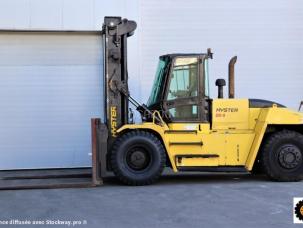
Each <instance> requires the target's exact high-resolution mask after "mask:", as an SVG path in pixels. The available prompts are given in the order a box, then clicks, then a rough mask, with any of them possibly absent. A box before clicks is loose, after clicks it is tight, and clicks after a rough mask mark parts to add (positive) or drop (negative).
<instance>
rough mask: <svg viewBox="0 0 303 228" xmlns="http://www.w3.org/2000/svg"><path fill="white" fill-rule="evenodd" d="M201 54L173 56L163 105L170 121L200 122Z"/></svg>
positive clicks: (201, 106) (201, 116)
mask: <svg viewBox="0 0 303 228" xmlns="http://www.w3.org/2000/svg"><path fill="white" fill-rule="evenodd" d="M202 78H203V64H202V57H201V56H198V55H197V56H183V57H182V56H180V57H175V58H174V60H173V65H172V68H171V71H170V76H169V79H168V83H167V87H166V88H167V89H166V94H165V101H164V102H163V106H164V109H165V111H166V112H167V115H168V116H169V120H170V121H171V122H183V123H185V122H201V121H203V119H206V117H205V111H204V108H205V107H203V105H202V104H203V103H204V97H203V95H204V80H202Z"/></svg>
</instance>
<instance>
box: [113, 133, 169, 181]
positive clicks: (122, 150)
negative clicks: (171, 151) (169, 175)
mask: <svg viewBox="0 0 303 228" xmlns="http://www.w3.org/2000/svg"><path fill="white" fill-rule="evenodd" d="M165 164H166V154H165V150H164V147H163V145H162V143H161V141H160V140H159V139H158V138H157V137H156V136H155V135H153V134H151V133H149V132H145V131H131V132H128V133H125V134H124V135H122V136H120V137H119V138H118V139H117V140H116V142H115V143H114V145H113V150H112V154H111V165H112V168H113V172H114V174H115V175H116V177H118V178H119V179H120V181H122V182H123V183H124V184H127V185H148V184H152V183H154V182H155V181H156V180H157V179H158V178H159V177H160V175H161V173H162V171H163V169H164V167H165Z"/></svg>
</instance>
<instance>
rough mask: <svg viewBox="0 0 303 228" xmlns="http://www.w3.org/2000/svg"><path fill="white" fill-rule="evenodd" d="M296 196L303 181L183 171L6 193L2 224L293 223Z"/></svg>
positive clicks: (2, 200) (1, 196)
mask: <svg viewBox="0 0 303 228" xmlns="http://www.w3.org/2000/svg"><path fill="white" fill-rule="evenodd" d="M293 197H303V182H298V183H277V182H270V181H268V180H267V179H266V178H265V177H256V176H250V175H226V174H220V175H218V174H211V175H210V174H186V175H184V174H182V175H178V176H176V175H174V176H172V175H166V176H163V177H162V178H161V180H160V181H159V182H158V183H156V184H154V185H151V186H142V187H129V186H123V185H120V183H119V182H118V181H116V180H115V179H114V178H111V179H109V180H108V181H107V184H106V185H105V186H102V187H97V188H80V189H49V190H22V191H21V190H20V191H1V192H0V203H1V209H0V224H1V223H2V224H4V225H0V226H3V227H23V226H21V225H15V226H14V225H5V222H11V223H18V222H19V223H20V222H21V221H23V222H26V221H24V220H29V221H30V222H31V223H32V222H33V221H40V222H44V223H45V224H46V223H57V222H58V220H59V221H61V222H64V221H66V222H67V221H74V222H75V223H79V224H80V223H81V224H82V225H75V226H74V227H98V228H100V227H131V228H134V227H140V228H143V227H144V228H145V227H187V228H190V227H259V228H260V227H275V228H277V227H291V226H293V213H292V210H293ZM11 219H12V220H11ZM10 220H11V221H10ZM16 220H18V221H16ZM12 221H13V222H12ZM83 223H84V225H83ZM24 227H48V226H45V225H32V224H31V225H24ZM49 227H68V225H51V226H49ZM69 227H72V225H70V226H69ZM297 227H299V226H297ZM302 227H303V226H302Z"/></svg>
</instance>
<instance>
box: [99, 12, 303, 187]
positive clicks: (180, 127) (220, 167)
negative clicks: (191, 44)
mask: <svg viewBox="0 0 303 228" xmlns="http://www.w3.org/2000/svg"><path fill="white" fill-rule="evenodd" d="M135 29H136V23H135V22H134V21H128V20H126V19H123V20H122V19H121V18H120V17H106V18H105V21H104V26H103V36H104V47H105V49H104V66H105V73H104V85H105V98H104V99H105V101H106V102H105V110H106V115H105V119H104V121H103V122H102V123H101V122H98V124H97V129H98V134H97V145H98V146H97V147H96V148H97V151H98V154H99V157H98V161H99V162H100V165H101V170H102V172H101V173H100V175H101V177H102V176H104V175H106V173H107V172H109V171H113V173H114V174H115V176H116V177H118V178H119V179H120V180H121V181H122V182H123V183H124V184H127V185H147V184H151V183H153V182H155V181H156V180H157V179H158V178H159V177H160V175H161V173H162V171H163V169H164V168H165V167H170V168H171V169H172V170H173V171H174V172H185V171H201V172H254V171H255V170H257V169H258V170H259V171H260V170H261V172H264V173H265V174H266V175H268V177H269V178H270V179H272V180H276V181H299V180H302V179H303V114H302V113H300V112H296V111H292V110H290V109H288V108H287V107H285V106H283V105H281V104H279V103H276V102H272V101H268V100H260V99H235V98H234V96H235V92H234V65H235V63H236V60H237V57H233V58H232V59H231V61H230V63H229V83H228V87H229V95H228V98H224V96H223V87H224V86H225V85H226V82H225V80H224V79H217V81H216V86H217V87H218V97H217V98H211V97H210V96H209V90H210V88H209V71H208V62H209V61H210V59H212V58H213V54H212V52H211V50H210V49H208V51H207V53H198V54H182V53H178V54H167V55H163V56H160V58H159V63H158V68H157V71H156V76H155V80H154V84H153V87H152V89H151V93H150V97H149V99H148V101H147V103H146V105H145V104H140V103H138V102H137V101H136V100H135V99H134V98H133V97H131V96H130V93H129V90H128V75H127V38H128V37H129V36H131V35H132V34H133V33H134V31H135ZM129 102H130V103H132V104H133V105H134V106H135V107H136V109H137V111H139V112H140V114H141V117H142V123H140V124H136V123H134V122H133V117H132V116H133V114H132V111H131V110H130V109H129V106H128V104H129Z"/></svg>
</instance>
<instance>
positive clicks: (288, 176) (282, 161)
mask: <svg viewBox="0 0 303 228" xmlns="http://www.w3.org/2000/svg"><path fill="white" fill-rule="evenodd" d="M260 161H261V165H262V168H263V170H264V172H265V173H266V174H267V176H268V177H269V178H270V179H272V180H275V181H300V180H302V179H303V135H302V134H300V133H298V132H295V131H289V130H283V131H280V132H277V133H274V134H272V135H271V136H270V137H269V138H268V139H267V140H266V142H265V144H264V146H263V149H262V151H261V160H260Z"/></svg>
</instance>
